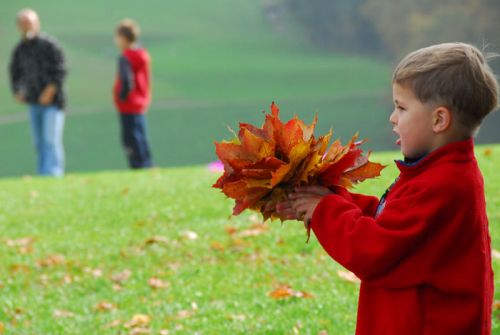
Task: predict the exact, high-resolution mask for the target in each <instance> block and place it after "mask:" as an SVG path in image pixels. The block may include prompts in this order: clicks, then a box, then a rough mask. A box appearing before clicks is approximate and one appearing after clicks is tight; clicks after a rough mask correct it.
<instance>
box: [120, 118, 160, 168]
mask: <svg viewBox="0 0 500 335" xmlns="http://www.w3.org/2000/svg"><path fill="white" fill-rule="evenodd" d="M120 120H121V124H122V144H123V147H124V149H125V154H126V155H127V158H128V162H129V166H130V167H131V168H132V169H143V168H150V167H152V166H153V162H152V158H151V151H150V150H149V141H148V136H147V129H146V117H145V116H144V115H143V114H122V113H120Z"/></svg>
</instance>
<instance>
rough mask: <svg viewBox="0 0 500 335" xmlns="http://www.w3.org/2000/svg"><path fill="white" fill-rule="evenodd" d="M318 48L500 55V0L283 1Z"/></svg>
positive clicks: (292, 16) (347, 50)
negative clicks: (441, 46) (435, 47)
mask: <svg viewBox="0 0 500 335" xmlns="http://www.w3.org/2000/svg"><path fill="white" fill-rule="evenodd" d="M279 4H280V5H281V6H282V7H283V10H284V11H286V12H287V13H289V15H290V16H291V18H292V19H293V20H295V21H297V22H298V23H299V24H300V25H301V26H302V27H303V29H304V30H305V32H306V34H307V36H308V38H309V39H310V40H311V42H313V43H314V44H316V45H318V46H320V47H322V48H325V49H329V50H334V51H346V52H370V53H384V54H390V55H392V56H394V57H400V56H401V55H402V54H405V53H406V52H408V51H410V50H414V49H416V48H420V47H423V46H426V45H430V44H434V43H440V42H450V41H463V42H469V43H473V44H475V45H477V46H479V47H480V48H483V47H487V48H486V49H487V50H490V51H494V52H500V1H498V0H440V1H435V0H398V1H393V0H307V1H304V0H282V1H280V2H279Z"/></svg>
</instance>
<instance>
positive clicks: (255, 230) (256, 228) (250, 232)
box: [238, 223, 268, 237]
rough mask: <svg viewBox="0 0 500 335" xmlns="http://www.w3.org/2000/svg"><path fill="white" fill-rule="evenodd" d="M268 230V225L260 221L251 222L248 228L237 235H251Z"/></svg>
mask: <svg viewBox="0 0 500 335" xmlns="http://www.w3.org/2000/svg"><path fill="white" fill-rule="evenodd" d="M267 230H268V227H267V226H266V225H265V224H262V223H256V224H253V225H252V226H251V227H250V228H249V229H246V230H243V231H241V232H240V233H239V234H238V236H239V237H253V236H258V235H261V234H264V233H265V232H266V231H267Z"/></svg>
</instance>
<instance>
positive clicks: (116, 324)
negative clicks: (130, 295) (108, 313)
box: [104, 320, 122, 328]
mask: <svg viewBox="0 0 500 335" xmlns="http://www.w3.org/2000/svg"><path fill="white" fill-rule="evenodd" d="M121 324H122V320H113V321H111V322H109V323H107V324H106V325H105V326H104V328H116V327H119V326H120V325H121Z"/></svg>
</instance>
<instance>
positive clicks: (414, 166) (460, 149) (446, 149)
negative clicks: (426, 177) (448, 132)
mask: <svg viewBox="0 0 500 335" xmlns="http://www.w3.org/2000/svg"><path fill="white" fill-rule="evenodd" d="M471 160H474V140H473V139H472V138H469V139H467V140H463V141H458V142H453V143H450V144H447V145H444V146H442V147H440V148H438V149H436V150H434V151H432V152H430V153H429V154H427V155H426V156H424V157H422V158H421V159H419V160H417V161H415V162H411V163H407V162H405V161H402V160H396V161H395V162H396V165H397V167H398V169H399V171H401V174H402V175H416V174H419V173H421V172H422V171H425V170H426V169H428V168H430V167H432V166H436V165H440V164H443V163H446V162H456V163H459V162H468V161H471Z"/></svg>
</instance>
